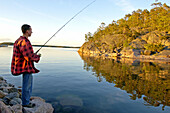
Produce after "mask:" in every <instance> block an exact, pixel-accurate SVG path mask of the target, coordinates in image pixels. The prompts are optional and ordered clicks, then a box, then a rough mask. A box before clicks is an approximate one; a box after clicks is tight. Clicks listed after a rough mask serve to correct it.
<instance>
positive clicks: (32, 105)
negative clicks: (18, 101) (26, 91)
mask: <svg viewBox="0 0 170 113" xmlns="http://www.w3.org/2000/svg"><path fill="white" fill-rule="evenodd" d="M22 106H23V107H28V108H33V107H34V106H35V104H33V103H29V104H28V105H22Z"/></svg>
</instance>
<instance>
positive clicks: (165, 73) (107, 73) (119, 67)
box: [80, 54, 170, 110]
mask: <svg viewBox="0 0 170 113" xmlns="http://www.w3.org/2000/svg"><path fill="white" fill-rule="evenodd" d="M80 56H81V58H82V59H83V60H84V69H85V70H87V71H92V72H94V73H93V75H94V76H96V77H97V80H98V82H101V81H102V80H106V81H107V82H109V83H113V84H114V85H115V87H117V88H120V89H122V90H126V92H127V93H129V94H130V99H132V100H136V99H139V98H143V100H144V101H145V103H144V104H145V105H147V106H155V107H157V106H160V105H161V104H162V110H164V108H165V106H170V75H169V72H170V64H168V63H167V62H155V63H153V62H150V61H143V62H141V61H138V60H133V59H103V58H94V57H89V56H85V55H82V54H80Z"/></svg>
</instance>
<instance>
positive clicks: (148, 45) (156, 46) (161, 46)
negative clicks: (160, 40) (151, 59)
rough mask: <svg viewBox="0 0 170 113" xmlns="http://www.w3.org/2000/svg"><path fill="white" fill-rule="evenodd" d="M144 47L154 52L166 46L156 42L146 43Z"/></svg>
mask: <svg viewBox="0 0 170 113" xmlns="http://www.w3.org/2000/svg"><path fill="white" fill-rule="evenodd" d="M144 47H145V49H146V50H150V51H152V52H160V51H162V50H163V49H164V46H163V45H161V44H158V45H156V44H145V45H144Z"/></svg>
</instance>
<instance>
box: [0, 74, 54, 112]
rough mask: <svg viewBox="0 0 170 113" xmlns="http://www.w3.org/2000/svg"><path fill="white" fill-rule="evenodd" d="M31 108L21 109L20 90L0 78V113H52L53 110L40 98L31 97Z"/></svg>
mask: <svg viewBox="0 0 170 113" xmlns="http://www.w3.org/2000/svg"><path fill="white" fill-rule="evenodd" d="M30 102H31V103H34V104H35V107H33V108H27V107H22V100H21V89H20V88H15V86H14V85H13V84H10V83H7V81H6V80H5V79H4V78H3V77H1V76H0V113H53V111H54V108H53V107H52V105H51V104H49V103H46V102H45V100H44V99H42V98H40V97H31V101H30Z"/></svg>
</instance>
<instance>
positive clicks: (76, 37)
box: [0, 0, 170, 46]
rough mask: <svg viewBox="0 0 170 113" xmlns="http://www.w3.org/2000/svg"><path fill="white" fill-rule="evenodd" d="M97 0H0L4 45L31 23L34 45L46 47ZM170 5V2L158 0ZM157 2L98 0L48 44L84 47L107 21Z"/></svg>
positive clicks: (17, 36) (108, 22) (0, 21)
mask: <svg viewBox="0 0 170 113" xmlns="http://www.w3.org/2000/svg"><path fill="white" fill-rule="evenodd" d="M92 1H93V0H0V43H1V42H15V40H16V39H18V38H19V37H20V36H21V35H22V32H21V26H22V25H23V24H29V25H31V27H32V30H33V34H32V36H31V37H29V40H30V41H31V43H32V44H44V43H45V42H46V41H47V40H48V39H49V38H50V37H51V36H52V35H53V34H54V33H55V32H56V31H57V30H58V29H59V28H61V27H62V26H63V25H64V24H65V23H66V22H67V21H68V20H69V19H71V18H72V17H73V16H74V15H75V14H76V13H78V12H79V11H80V10H81V9H83V8H84V7H85V6H86V5H88V4H89V3H90V2H92ZM158 1H159V2H162V3H166V4H167V5H169V6H170V0H158ZM154 2H155V0H96V2H94V3H93V4H92V5H91V6H89V7H88V8H87V9H85V10H84V11H83V12H82V13H80V14H79V15H78V16H76V17H75V18H74V19H73V20H72V21H71V22H70V23H68V24H67V25H66V26H65V27H64V28H63V29H62V30H61V31H60V32H59V33H58V34H56V36H55V37H53V38H52V39H51V40H50V41H49V42H48V43H47V45H56V46H81V45H82V44H83V43H84V42H85V34H87V33H88V32H91V33H94V32H95V31H96V30H97V28H98V27H99V26H100V25H101V23H102V22H104V23H105V24H106V25H108V24H110V23H112V21H113V20H118V19H121V18H123V17H124V16H125V14H128V13H130V14H131V13H132V11H134V10H137V9H142V10H144V9H148V10H150V9H151V8H152V6H151V4H152V3H154Z"/></svg>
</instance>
